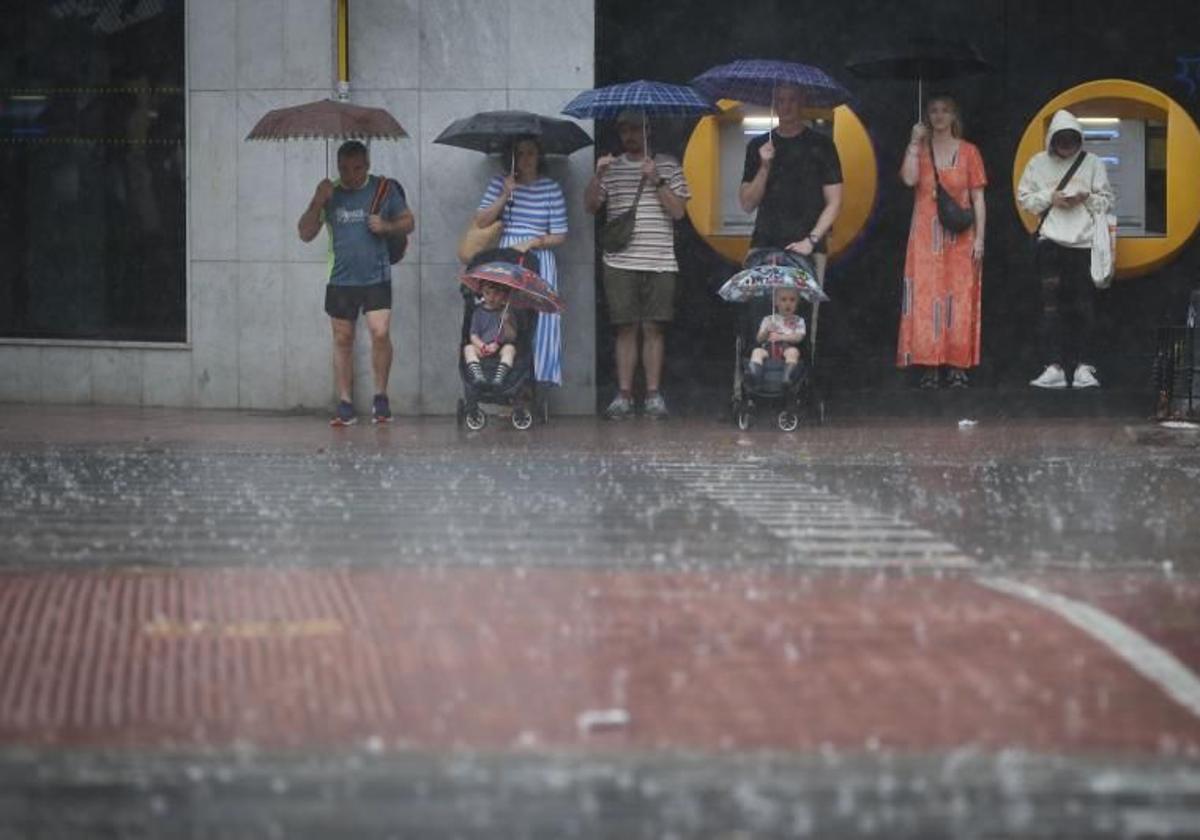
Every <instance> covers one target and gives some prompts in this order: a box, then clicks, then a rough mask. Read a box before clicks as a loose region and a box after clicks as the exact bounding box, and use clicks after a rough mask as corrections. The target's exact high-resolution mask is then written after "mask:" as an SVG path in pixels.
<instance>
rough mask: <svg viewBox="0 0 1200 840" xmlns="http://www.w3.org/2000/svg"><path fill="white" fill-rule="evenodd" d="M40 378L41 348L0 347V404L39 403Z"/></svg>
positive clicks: (7, 345)
mask: <svg viewBox="0 0 1200 840" xmlns="http://www.w3.org/2000/svg"><path fill="white" fill-rule="evenodd" d="M41 376H42V348H41V347H22V346H20V345H13V344H4V345H0V402H20V403H36V402H40V401H41V398H42V386H41Z"/></svg>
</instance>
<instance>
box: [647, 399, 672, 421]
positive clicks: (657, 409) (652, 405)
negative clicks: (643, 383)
mask: <svg viewBox="0 0 1200 840" xmlns="http://www.w3.org/2000/svg"><path fill="white" fill-rule="evenodd" d="M642 413H643V414H645V415H646V416H647V417H649V418H650V419H652V420H666V419H667V417H669V416H670V414H668V412H667V401H666V400H664V399H663V395H662V394H652V395H651V396H649V397H646V404H645V405H643V406H642Z"/></svg>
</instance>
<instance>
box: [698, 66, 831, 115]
mask: <svg viewBox="0 0 1200 840" xmlns="http://www.w3.org/2000/svg"><path fill="white" fill-rule="evenodd" d="M784 84H786V85H792V86H794V87H798V88H800V89H801V90H802V91H803V92H804V99H805V101H806V103H807V104H809V105H811V106H813V107H817V108H833V107H836V106H838V105H841V104H842V103H844V102H849V101H850V99H851V95H850V91H848V90H846V89H845V88H844V87H842V86H841V85H840V84H839V83H838V82H837V81H835V80H834V79H833V78H832V77H830V76H829V74H827V73H826V72H825V71H824V70H822V69H820V68H819V67H812V66H810V65H808V64H798V63H796V62H794V61H772V60H768V59H758V58H745V59H740V60H738V61H734V62H731V63H730V64H722V65H721V66H719V67H713V68H710V69H708V70H705V71H704V72H703V73H701V74H700V75H699V76H697V77H696V78H694V79H692V86H693V87H695V88H696V89H697V90H699V91H700V92H701V93H703V94H705V95H706V96H708V97H709V98H711V99H722V98H724V99H736V100H738V101H739V102H750V103H752V104H754V105H771V104H773V101H774V97H775V89H776V88H777V87H779V85H784Z"/></svg>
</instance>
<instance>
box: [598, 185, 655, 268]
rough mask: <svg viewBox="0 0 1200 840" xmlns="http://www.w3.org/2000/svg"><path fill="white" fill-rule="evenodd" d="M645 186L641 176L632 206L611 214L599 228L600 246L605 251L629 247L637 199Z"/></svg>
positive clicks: (615, 250) (613, 252) (622, 249)
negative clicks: (613, 214)
mask: <svg viewBox="0 0 1200 840" xmlns="http://www.w3.org/2000/svg"><path fill="white" fill-rule="evenodd" d="M645 188H646V179H645V178H643V179H642V180H641V181H639V182H638V188H637V193H636V194H635V195H634V196H633V204H632V206H630V208H629V209H628V210H626V211H624V212H622V213H618V214H617V215H615V216H613V217H612V218H611V219H609V220H608V221H607V222H605V223H604V227H602V228H601V229H600V247H601V248H603V249H604V252H605V253H607V254H615V253H616V252H617V251H624V250H625V249H626V248H628V247H629V241H630V240H631V239H633V223H634V222H635V221H636V219H637V206H638V200H639V199H640V198H641V197H642V190H644V189H645Z"/></svg>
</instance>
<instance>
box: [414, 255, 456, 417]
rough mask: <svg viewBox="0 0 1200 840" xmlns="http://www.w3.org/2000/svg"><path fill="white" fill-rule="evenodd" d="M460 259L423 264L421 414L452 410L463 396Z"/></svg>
mask: <svg viewBox="0 0 1200 840" xmlns="http://www.w3.org/2000/svg"><path fill="white" fill-rule="evenodd" d="M459 269H460V267H459V265H458V263H456V262H455V263H441V264H434V265H429V264H426V265H423V266H421V405H420V410H421V413H422V414H452V413H454V407H455V405H456V404H457V401H458V398H459V397H460V396H462V380H461V379H460V378H459V376H458V348H459V346H460V344H459V339H460V336H461V330H462V312H463V309H462V307H463V303H462V295H461V294H459V291H458V282H457V279H456V278H457V276H458V272H459Z"/></svg>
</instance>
